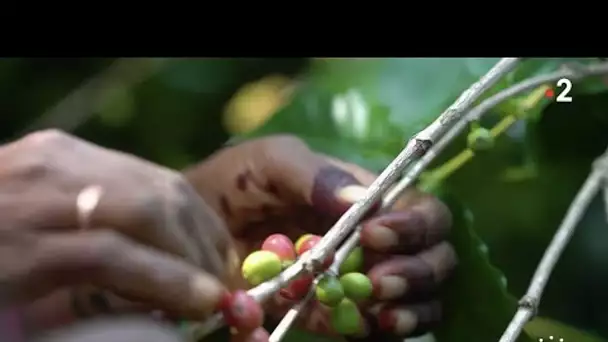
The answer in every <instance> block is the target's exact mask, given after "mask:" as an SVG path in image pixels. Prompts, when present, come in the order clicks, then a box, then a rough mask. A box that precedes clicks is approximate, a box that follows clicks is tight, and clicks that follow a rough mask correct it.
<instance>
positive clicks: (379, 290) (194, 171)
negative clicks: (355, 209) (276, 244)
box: [185, 136, 456, 337]
mask: <svg viewBox="0 0 608 342" xmlns="http://www.w3.org/2000/svg"><path fill="white" fill-rule="evenodd" d="M185 174H186V177H187V178H188V180H189V181H190V182H191V183H192V184H193V185H194V187H195V188H196V189H197V191H198V192H199V193H200V194H201V195H202V196H203V197H204V199H205V201H206V202H207V203H209V204H210V205H211V206H213V208H214V209H215V210H216V211H217V212H218V213H219V214H220V215H221V217H222V218H223V219H224V221H225V222H226V223H227V224H228V227H229V229H230V232H231V234H232V235H233V237H234V239H235V240H236V242H237V245H238V248H239V252H240V257H241V258H244V257H245V256H246V255H247V254H249V253H250V252H252V251H254V250H256V249H259V248H260V246H261V243H262V242H263V240H264V239H265V238H266V237H267V236H268V235H270V234H273V233H282V234H285V235H288V236H289V237H290V238H291V239H292V240H293V241H295V240H296V239H297V238H298V237H299V236H301V235H303V234H305V233H313V234H319V235H323V234H324V233H325V232H326V231H327V230H328V229H329V228H330V227H331V225H332V224H333V223H334V222H335V221H336V220H337V219H338V218H339V216H340V215H342V214H343V213H344V212H345V211H346V210H347V209H348V207H349V206H350V205H351V204H352V203H353V202H355V201H356V200H357V199H359V198H361V196H362V195H363V193H364V192H365V188H364V187H363V186H367V185H369V184H371V183H372V181H373V180H374V178H375V175H374V174H372V173H371V172H369V171H367V170H364V169H362V168H360V167H358V166H356V165H353V164H348V163H345V162H342V161H339V160H336V159H334V158H331V157H328V156H325V155H322V154H319V153H315V152H313V151H311V150H310V149H309V148H308V147H307V146H306V145H305V144H304V143H303V142H302V141H300V140H298V139H296V138H293V137H290V136H275V137H266V138H261V139H256V140H252V141H248V142H244V143H241V144H239V145H236V146H233V147H227V148H224V149H222V150H220V151H219V152H217V153H216V154H215V155H213V156H211V157H210V158H209V159H207V160H205V161H204V162H202V163H201V164H199V165H197V166H194V167H192V168H190V169H188V170H186V172H185ZM450 226H451V214H450V212H449V211H448V209H447V208H446V206H445V205H443V204H442V203H441V202H440V201H439V200H437V199H436V198H435V197H433V196H430V195H428V194H423V193H420V192H418V191H416V190H410V191H407V192H406V193H405V194H404V195H403V197H402V198H401V199H400V200H399V201H398V203H397V204H396V205H395V206H394V208H393V209H392V210H391V211H390V212H388V213H385V214H381V215H376V216H373V217H372V218H371V219H368V220H367V221H365V222H364V228H363V231H362V238H361V244H362V245H363V246H364V251H365V260H366V265H365V268H366V269H365V271H366V272H367V274H368V276H369V278H370V279H371V280H372V283H373V285H374V299H373V301H372V303H369V304H368V305H367V306H366V308H365V309H364V310H365V311H366V312H367V313H368V314H369V315H368V317H367V321H366V322H362V324H364V325H365V326H364V327H362V329H363V330H364V331H367V336H372V335H373V334H376V333H378V332H385V333H389V334H390V335H393V336H399V337H406V336H413V335H419V334H421V333H424V332H426V331H428V330H429V329H431V328H432V327H434V326H435V325H436V323H437V322H439V320H440V319H441V305H440V303H439V302H438V301H437V299H436V298H435V294H436V291H437V289H438V287H439V286H440V285H441V284H442V282H443V281H444V279H446V277H447V276H448V275H449V274H450V271H451V270H452V269H453V267H454V266H455V264H456V255H455V253H454V250H453V249H452V247H451V245H450V244H449V243H447V242H446V241H445V238H446V237H447V234H448V231H449V228H450ZM243 286H246V285H243ZM293 304H295V302H293V301H289V300H286V299H283V298H282V297H281V296H276V300H275V301H274V302H273V303H271V304H270V307H269V309H268V312H269V314H271V315H272V316H274V317H275V318H277V319H280V318H281V317H282V316H283V314H284V313H285V312H286V311H287V310H288V309H289V308H290V307H291V306H292V305H293ZM300 317H301V318H302V321H301V322H300V324H301V326H302V327H304V328H305V329H307V330H310V331H313V332H320V333H327V334H333V331H332V329H331V327H330V326H329V325H328V322H329V321H330V320H329V317H328V310H327V309H326V308H325V307H324V306H322V305H320V304H318V303H314V304H313V305H311V306H310V308H309V310H308V312H306V313H304V314H302V315H301V316H300ZM363 335H366V334H363Z"/></svg>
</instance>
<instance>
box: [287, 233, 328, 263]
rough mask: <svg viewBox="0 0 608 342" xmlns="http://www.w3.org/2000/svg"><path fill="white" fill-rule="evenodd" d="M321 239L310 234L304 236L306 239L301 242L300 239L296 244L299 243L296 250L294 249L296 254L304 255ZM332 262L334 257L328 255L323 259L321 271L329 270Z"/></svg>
mask: <svg viewBox="0 0 608 342" xmlns="http://www.w3.org/2000/svg"><path fill="white" fill-rule="evenodd" d="M321 239H322V237H321V236H318V235H312V234H311V235H308V236H306V239H304V240H302V238H300V239H299V240H298V242H300V243H299V245H298V248H296V252H297V253H298V255H299V256H302V255H303V254H304V253H306V252H308V251H309V250H311V249H312V248H313V247H314V246H315V245H316V244H317V243H319V241H321ZM333 262H334V255H333V254H330V255H329V256H328V257H327V258H326V259H325V262H323V269H327V268H329V267H330V266H331V264H332V263H333Z"/></svg>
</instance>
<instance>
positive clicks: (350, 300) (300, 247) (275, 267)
mask: <svg viewBox="0 0 608 342" xmlns="http://www.w3.org/2000/svg"><path fill="white" fill-rule="evenodd" d="M320 240H321V236H317V235H313V234H306V235H303V236H302V237H300V238H299V239H298V240H297V241H296V243H295V244H294V243H293V242H292V241H291V240H290V239H289V238H288V237H287V236H285V235H283V234H273V235H270V236H269V237H268V238H266V240H265V241H264V243H263V244H262V247H261V249H260V250H258V251H255V252H253V253H251V254H250V255H249V256H248V257H247V258H246V259H245V260H244V262H243V265H242V269H241V270H242V274H243V278H245V280H247V282H249V283H250V284H251V285H253V286H256V285H259V284H261V283H263V282H265V281H268V280H270V279H272V278H274V277H276V276H277V275H279V274H280V273H281V271H282V270H283V269H285V268H286V267H289V266H290V265H292V264H293V263H294V262H295V260H296V259H297V258H298V257H302V256H303V255H305V253H307V252H308V251H309V250H311V249H312V248H313V247H314V246H315V245H316V244H317V243H318V242H319V241H320ZM333 261H334V256H333V255H330V256H328V257H327V259H326V260H325V261H324V263H323V266H324V270H327V269H328V268H329V267H330V266H331V265H332V263H333ZM362 266H363V251H362V250H361V248H359V247H357V248H355V249H353V250H352V251H351V252H350V253H349V255H348V256H347V258H346V259H345V260H344V262H343V263H342V264H341V265H340V268H339V274H338V275H334V274H332V272H326V273H324V274H323V275H322V277H321V278H320V279H319V282H318V283H317V286H316V288H315V298H316V300H317V301H319V302H320V303H321V304H323V305H325V306H327V307H329V308H331V323H332V326H333V328H334V330H335V331H336V332H338V333H340V334H343V335H351V334H357V333H358V332H359V330H360V326H361V325H360V322H361V315H360V312H359V309H358V307H357V303H358V302H360V301H363V300H365V299H367V298H369V296H370V295H371V293H372V283H371V281H370V280H369V278H367V276H365V275H364V274H363V273H360V272H359V271H360V270H361V268H362ZM314 278H315V275H309V274H306V275H302V276H300V277H298V278H296V279H295V280H293V281H292V282H290V283H289V284H288V285H287V286H286V287H284V288H282V289H281V290H280V292H279V294H280V295H281V296H283V297H285V298H287V299H290V300H300V299H302V298H304V297H305V296H306V294H307V293H308V292H309V291H310V288H311V286H312V284H313V282H314Z"/></svg>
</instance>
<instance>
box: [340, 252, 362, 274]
mask: <svg viewBox="0 0 608 342" xmlns="http://www.w3.org/2000/svg"><path fill="white" fill-rule="evenodd" d="M361 267H363V249H362V248H361V247H355V248H354V249H353V250H352V251H350V253H349V254H348V256H347V257H346V260H344V262H343V263H342V265H340V274H346V273H350V272H357V271H359V270H360V269H361Z"/></svg>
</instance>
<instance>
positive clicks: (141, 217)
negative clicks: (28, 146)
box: [0, 185, 200, 262]
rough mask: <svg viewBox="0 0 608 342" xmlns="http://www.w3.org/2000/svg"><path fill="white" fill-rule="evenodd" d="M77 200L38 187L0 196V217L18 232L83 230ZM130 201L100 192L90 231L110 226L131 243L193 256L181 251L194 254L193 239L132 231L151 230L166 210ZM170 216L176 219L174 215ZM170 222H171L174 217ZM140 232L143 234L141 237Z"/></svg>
mask: <svg viewBox="0 0 608 342" xmlns="http://www.w3.org/2000/svg"><path fill="white" fill-rule="evenodd" d="M77 196H78V194H77V193H66V192H58V191H57V189H53V188H46V187H45V185H40V186H36V192H34V191H29V192H21V193H20V194H19V196H10V197H6V196H0V215H1V217H3V218H4V219H5V220H6V221H7V222H8V224H9V225H11V228H15V229H20V230H26V229H28V230H45V231H49V230H53V231H67V230H77V229H82V228H85V227H80V226H79V222H78V215H79V213H78V207H77V200H76V199H77ZM131 197H132V198H127V197H125V196H122V195H120V194H119V192H116V191H104V192H103V195H101V196H100V198H99V205H98V206H97V207H96V208H95V212H94V213H93V215H91V217H90V222H88V223H89V224H90V225H91V228H95V227H98V226H104V225H110V224H111V225H112V227H114V228H116V229H117V230H120V231H121V232H122V233H124V234H126V235H128V236H130V237H132V238H133V239H136V240H138V241H143V242H146V243H147V244H150V245H153V246H155V247H158V248H160V249H163V250H166V251H170V252H172V253H175V254H177V255H180V256H183V257H190V256H191V255H189V254H194V253H187V252H186V251H184V249H187V250H188V251H192V250H196V248H195V246H194V243H193V242H192V240H193V239H191V238H189V237H188V236H184V234H182V233H181V231H179V230H175V229H143V230H142V229H133V228H135V227H137V228H141V227H154V224H155V223H156V221H160V220H161V219H162V215H163V213H164V212H166V210H165V209H166V208H165V207H164V206H162V205H161V203H160V202H159V201H154V200H140V199H137V198H135V197H133V196H131ZM134 203H137V205H135V204H134ZM167 216H169V215H167ZM173 216H177V213H176V214H174V215H173ZM171 219H173V221H174V222H175V221H177V219H178V217H171ZM142 231H144V232H145V234H142ZM199 259H200V258H199ZM192 262H195V260H192Z"/></svg>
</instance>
